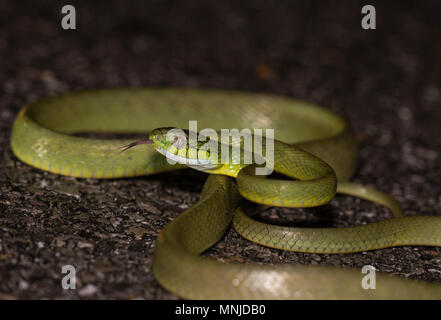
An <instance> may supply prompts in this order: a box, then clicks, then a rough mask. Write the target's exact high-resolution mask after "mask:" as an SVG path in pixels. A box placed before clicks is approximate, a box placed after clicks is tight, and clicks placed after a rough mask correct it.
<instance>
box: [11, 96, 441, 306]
mask: <svg viewBox="0 0 441 320" xmlns="http://www.w3.org/2000/svg"><path fill="white" fill-rule="evenodd" d="M189 120H197V121H198V127H199V128H215V129H217V130H219V129H223V128H238V129H243V128H273V129H274V133H275V140H274V161H273V165H274V171H276V172H278V173H280V174H282V175H285V176H288V177H289V178H291V179H274V178H273V177H272V176H269V177H266V178H265V177H264V176H258V175H256V174H255V169H256V167H257V165H256V164H254V163H251V164H249V163H247V164H246V165H245V164H244V163H240V161H239V164H232V163H230V162H231V160H232V157H229V158H227V159H226V160H225V159H223V160H222V161H221V163H220V164H217V165H211V166H208V167H207V166H200V167H199V168H198V164H197V163H196V164H195V163H193V167H196V168H197V169H200V170H203V171H206V172H208V173H210V174H209V175H208V178H207V181H206V183H205V185H204V188H203V191H202V194H201V198H200V201H199V202H197V204H195V205H194V206H193V207H192V208H190V209H188V210H187V211H185V212H184V213H183V214H181V215H180V216H179V217H177V218H176V219H174V220H173V221H172V222H170V223H169V224H168V225H167V226H166V227H165V228H164V230H162V231H161V233H160V235H159V236H158V239H157V243H156V248H155V252H154V257H153V258H154V259H153V266H152V268H153V273H154V276H155V277H156V279H157V280H158V281H159V283H160V284H161V285H162V286H163V287H164V288H166V289H167V290H169V291H171V292H173V293H175V294H177V295H179V296H181V297H184V298H188V299H341V298H343V299H369V298H371V299H382V298H387V299H408V298H409V299H413V298H432V299H439V298H441V285H440V284H439V283H438V284H437V283H426V282H421V281H415V280H406V279H402V278H400V277H396V276H390V275H383V274H377V275H376V283H377V285H376V289H375V290H366V289H363V288H362V286H361V281H362V278H363V276H364V274H362V273H361V272H360V270H344V269H341V268H335V267H329V266H325V267H324V266H306V265H287V264H280V265H259V264H241V263H226V262H220V261H216V260H214V259H210V258H207V257H205V256H203V255H201V254H202V253H203V252H204V251H206V250H207V249H208V248H210V247H211V246H212V245H214V244H215V243H216V242H218V241H219V240H220V239H221V238H222V236H223V235H224V233H225V231H226V230H227V228H228V227H229V225H230V224H231V222H232V221H233V225H234V227H235V230H236V231H237V232H238V233H239V234H241V235H242V236H243V237H245V238H247V239H250V240H252V241H255V242H257V243H261V244H263V245H266V246H270V247H274V248H279V249H284V250H293V251H299V252H311V253H330V254H334V253H348V252H361V251H366V250H373V249H381V248H385V247H392V246H405V245H427V246H441V232H440V231H441V217H436V216H411V217H410V216H403V215H402V212H401V209H400V207H399V206H398V204H397V203H396V202H395V200H393V199H392V198H391V197H389V196H388V195H386V194H384V193H382V192H380V191H377V190H375V189H373V188H369V187H364V186H361V185H358V184H355V183H351V182H349V179H350V178H351V176H352V174H353V173H354V171H355V168H356V165H357V158H358V155H357V153H358V149H357V144H356V139H355V135H354V132H353V130H352V129H351V127H350V125H349V124H348V122H347V121H345V120H344V119H343V118H341V117H339V116H338V115H336V114H334V113H332V112H330V111H328V110H326V109H323V108H321V107H318V106H315V105H311V104H308V103H305V102H302V101H298V100H293V99H289V98H284V97H280V96H274V95H266V94H251V93H240V92H226V91H216V90H191V89H177V88H170V89H165V88H164V89H159V88H157V89H107V90H95V91H84V92H76V93H67V94H62V95H57V96H53V97H47V98H44V99H41V100H38V101H36V102H33V103H31V104H29V105H27V106H25V107H24V108H23V109H22V110H21V111H20V112H19V114H18V116H17V118H16V120H15V122H14V125H13V130H12V135H11V147H12V150H13V152H14V154H15V155H16V156H17V158H19V159H20V160H21V161H23V162H25V163H27V164H29V165H31V166H34V167H36V168H40V169H42V170H47V171H50V172H53V173H58V174H62V175H68V176H74V177H82V178H120V177H130V176H139V175H149V174H155V173H158V172H165V171H169V170H176V169H180V168H183V167H184V165H183V164H179V163H178V164H175V165H172V164H170V163H169V162H168V161H167V159H166V157H164V156H163V155H162V154H161V153H163V154H166V153H169V154H174V155H176V157H177V158H179V159H186V160H189V159H190V160H191V159H193V160H195V159H200V160H207V159H210V155H213V154H209V153H207V151H206V150H205V149H204V150H202V149H201V146H200V145H199V144H198V145H195V146H194V145H193V146H189V145H188V144H186V145H185V144H184V147H182V146H180V147H179V148H174V149H173V150H171V146H174V144H173V143H174V142H176V141H178V140H179V139H178V138H173V139H171V140H170V139H169V138H170V137H168V136H167V133H166V132H165V129H155V128H166V127H173V128H186V127H188V122H189ZM153 129H155V130H153ZM152 130H153V131H152ZM108 131H110V132H114V133H140V132H143V133H146V132H151V133H150V136H149V139H150V140H151V142H152V145H145V146H139V147H136V148H130V149H128V150H126V151H124V152H121V149H120V148H121V146H124V145H127V144H129V143H131V142H132V141H129V140H128V139H112V140H108V139H90V138H85V137H81V136H78V135H70V134H72V133H75V134H78V133H87V132H98V133H99V132H108ZM166 136H167V139H164V137H166ZM184 136H185V132H184ZM187 138H188V137H187ZM150 140H149V141H150ZM170 141H171V142H170ZM170 143H171V144H170ZM242 145H243V144H242V142H240V143H239V146H238V148H239V149H240V148H242V147H241V146H242ZM132 146H133V144H132ZM152 146H153V147H152ZM190 148H196V150H193V151H196V153H192V152H191V151H190ZM181 149H183V150H181ZM157 151H159V152H157ZM200 151H203V152H202V153H199V152H200ZM260 156H261V157H263V158H264V159H265V160H266V161H267V162H268V159H267V154H266V153H265V154H264V152H263V151H262V152H261V154H260ZM215 157H217V156H215ZM218 159H219V158H218ZM178 162H179V161H178ZM204 163H205V165H207V163H208V164H212V163H211V162H207V161H205V162H204ZM232 177H233V178H232ZM336 192H338V193H344V194H349V195H353V196H358V197H361V198H364V199H367V200H371V201H374V202H377V203H380V204H383V205H385V206H386V207H388V208H389V209H390V210H391V211H392V212H393V214H394V216H395V217H394V218H391V219H386V220H383V221H380V222H377V223H371V224H366V225H360V226H354V227H346V228H292V227H282V226H271V225H268V224H265V223H262V222H258V221H256V220H253V219H252V215H253V212H252V211H253V210H251V209H250V208H251V207H253V206H250V204H249V203H248V202H246V201H245V200H243V198H246V199H248V200H251V201H253V202H257V203H260V204H264V205H266V206H289V207H314V206H318V205H322V204H325V203H327V202H329V201H330V200H331V199H332V198H333V197H334V195H335V193H336Z"/></svg>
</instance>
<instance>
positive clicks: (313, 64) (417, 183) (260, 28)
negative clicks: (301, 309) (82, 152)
mask: <svg viewBox="0 0 441 320" xmlns="http://www.w3.org/2000/svg"><path fill="white" fill-rule="evenodd" d="M69 3H70V4H73V5H74V6H75V7H76V10H77V29H76V30H63V29H62V28H61V26H60V21H61V13H60V11H61V6H62V5H64V4H65V3H64V2H61V1H32V4H31V3H30V2H29V3H28V2H24V1H23V2H18V1H9V0H8V1H7V0H2V1H1V2H0V57H1V59H0V90H1V96H0V146H1V148H2V149H1V150H2V151H1V154H0V298H1V299H17V298H18V299H42V298H49V299H54V298H56V299H66V298H67V299H70V298H97V299H102V298H112V299H113V298H116V299H131V298H143V299H174V298H177V297H175V296H174V295H172V294H170V293H168V292H166V291H165V290H163V289H162V288H161V287H160V286H159V285H158V283H157V282H156V281H155V279H154V278H153V275H152V272H151V257H152V253H153V250H154V247H155V239H156V236H157V235H158V232H159V230H161V229H162V228H163V227H164V226H165V225H166V224H167V223H168V222H169V221H170V220H171V219H173V218H174V217H176V216H177V215H179V214H180V213H182V212H183V211H184V210H185V209H187V208H189V207H190V206H192V205H193V204H194V203H195V202H196V201H197V200H198V198H199V193H200V191H201V188H202V185H203V182H204V180H205V178H206V176H204V174H203V173H199V172H196V171H191V170H184V171H182V172H174V173H168V174H161V175H155V176H151V177H141V178H135V179H118V180H102V181H99V180H84V179H75V178H69V177H62V176H58V175H55V174H49V173H46V172H42V171H39V170H37V169H33V168H31V167H29V166H27V165H24V164H23V163H21V162H20V161H18V160H17V159H16V158H15V157H14V155H13V154H12V152H11V150H10V147H9V142H8V141H9V136H10V130H11V125H12V122H13V119H14V117H15V115H16V113H17V112H18V110H19V109H20V107H22V106H23V105H24V104H25V103H28V102H30V101H34V100H35V99H38V98H40V97H44V96H47V95H50V94H54V93H58V92H66V91H71V90H78V89H86V88H87V89H91V88H101V87H121V86H124V87H144V86H181V87H192V88H195V87H197V88H223V89H234V90H245V91H252V92H267V93H275V94H281V95H286V96H290V97H296V98H300V99H305V100H308V101H311V102H314V103H318V104H321V105H324V106H326V107H328V108H330V109H331V110H333V111H335V112H337V113H339V114H341V115H343V116H345V117H346V118H348V119H349V120H350V122H351V123H352V124H353V126H354V128H355V130H356V132H357V134H358V137H359V141H360V155H361V160H360V165H359V170H358V171H357V174H356V176H355V178H354V180H355V181H357V182H360V183H364V184H370V185H375V186H376V187H378V188H380V189H381V190H384V191H386V192H389V193H391V194H392V195H394V196H395V197H396V198H397V200H398V201H399V202H400V204H401V205H402V206H403V209H404V212H405V214H407V215H416V214H421V215H440V211H441V210H440V208H441V185H440V183H439V181H440V180H441V166H440V165H439V164H440V160H441V139H440V123H441V112H440V103H441V87H440V84H441V79H440V78H441V64H440V59H439V57H440V56H441V42H440V41H439V39H441V20H440V19H439V12H441V4H440V2H438V1H424V2H423V1H421V2H416V1H387V2H385V1H383V2H381V1H378V2H376V1H370V3H371V4H374V5H375V7H376V11H377V29H376V30H369V31H367V30H363V29H362V28H361V27H360V21H361V17H362V15H361V7H362V5H363V4H365V3H364V2H358V1H296V2H294V1H273V2H268V1H263V0H262V1H261V0H257V1H256V0H254V1H240V2H238V1H218V2H211V1H185V2H183V1H182V2H178V1H176V2H167V1H148V2H147V1H130V2H126V1H120V2H109V1H93V2H92V1H90V2H86V1H83V2H79V1H69ZM129 4H130V5H129ZM289 213H296V215H292V214H291V215H290V214H289ZM387 217H390V213H389V212H388V211H387V210H386V209H384V208H382V207H380V206H377V205H374V204H372V203H369V202H366V201H361V200H358V199H354V198H350V197H343V196H338V197H337V198H336V199H335V200H333V201H332V202H331V203H330V204H329V205H326V206H324V207H322V208H318V209H313V210H292V209H271V210H269V211H268V212H266V213H265V214H263V215H262V216H261V219H262V220H268V221H280V222H281V223H285V224H295V225H302V226H336V227H341V226H348V225H353V224H360V223H368V222H372V221H378V220H380V219H383V218H387ZM207 254H208V255H210V256H213V257H217V258H218V259H220V260H224V261H243V262H253V261H254V262H259V263H276V262H288V263H302V264H310V263H312V264H327V265H338V266H342V267H352V268H361V267H362V266H363V265H365V264H371V265H374V266H375V267H376V268H377V269H379V270H380V271H382V272H387V273H392V274H397V275H400V276H403V277H409V278H414V279H424V280H427V281H434V282H441V248H430V247H403V248H392V249H384V250H378V251H372V252H363V253H358V254H347V255H332V256H331V255H316V254H298V253H292V252H282V251H278V250H273V249H269V248H263V247H260V246H258V245H254V244H252V243H250V242H248V241H246V240H244V239H241V238H240V237H239V236H238V235H236V234H235V232H234V231H233V230H230V231H229V232H228V233H227V235H226V237H225V238H224V240H222V241H221V242H220V243H219V244H217V245H216V246H215V247H214V248H213V249H211V250H209V252H208V253H207ZM63 265H74V266H75V267H76V270H77V289H76V290H63V289H62V287H61V279H62V277H63V276H64V274H62V273H61V268H62V266H63Z"/></svg>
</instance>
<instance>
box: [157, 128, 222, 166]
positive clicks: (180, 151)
mask: <svg viewBox="0 0 441 320" xmlns="http://www.w3.org/2000/svg"><path fill="white" fill-rule="evenodd" d="M149 138H150V140H151V141H152V143H153V147H154V148H155V149H156V151H158V152H159V153H161V154H163V155H164V156H166V157H167V158H168V159H169V160H173V161H176V162H178V163H180V164H185V165H187V166H190V167H192V168H194V169H197V170H201V171H205V170H207V169H213V168H217V167H218V166H220V164H221V162H220V156H219V153H218V148H216V150H213V149H214V148H212V149H210V148H209V147H208V145H207V140H209V139H202V140H203V141H200V140H201V139H198V135H197V134H195V137H194V138H193V137H192V136H191V135H190V133H189V131H188V130H183V129H179V128H173V127H166V128H158V129H154V130H153V131H152V132H150V136H149ZM199 138H200V137H199Z"/></svg>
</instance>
